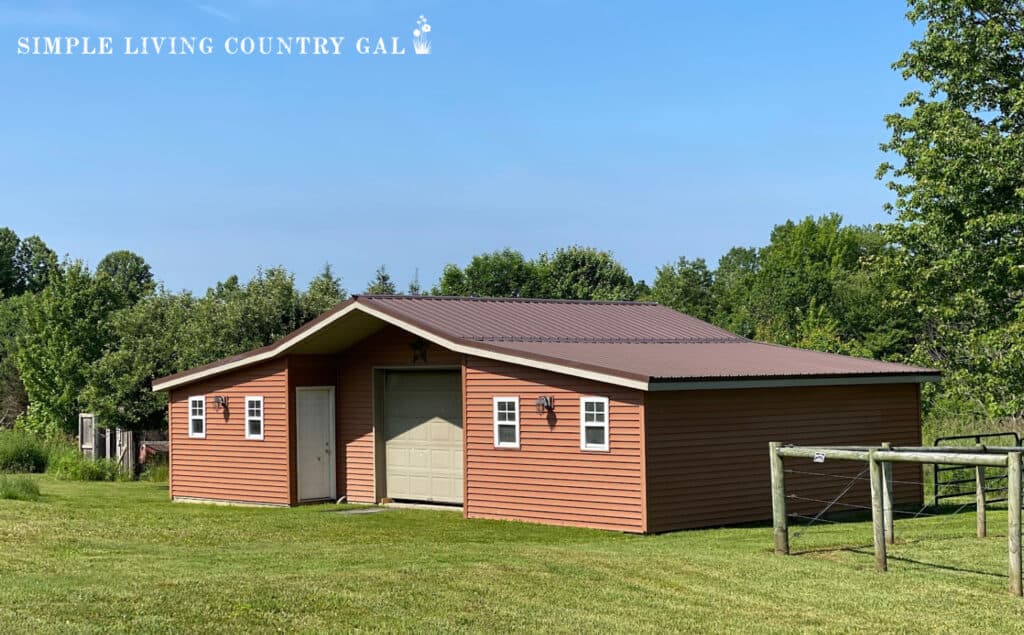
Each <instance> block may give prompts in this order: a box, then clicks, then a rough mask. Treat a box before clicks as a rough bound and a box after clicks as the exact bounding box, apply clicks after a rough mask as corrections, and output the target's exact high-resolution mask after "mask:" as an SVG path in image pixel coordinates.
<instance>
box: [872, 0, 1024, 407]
mask: <svg viewBox="0 0 1024 635" xmlns="http://www.w3.org/2000/svg"><path fill="white" fill-rule="evenodd" d="M909 5H910V10H909V13H908V14H907V17H908V18H909V20H910V21H911V23H913V24H915V25H916V24H923V25H924V30H923V35H922V37H921V38H920V39H918V40H915V41H913V42H912V43H911V44H910V47H909V49H908V50H907V51H906V52H905V53H904V54H903V55H902V57H901V58H900V59H899V60H898V61H897V62H896V64H895V65H894V67H895V68H896V69H897V70H899V71H900V72H901V73H902V74H903V76H904V78H906V79H910V80H913V81H915V83H917V84H923V85H924V87H925V88H924V90H920V91H919V90H913V91H911V92H909V93H908V94H907V96H906V97H905V98H904V100H903V102H902V103H901V107H902V108H903V110H901V111H900V112H896V113H893V114H890V115H888V116H887V117H886V123H887V124H888V126H889V129H890V131H891V136H890V138H889V140H888V141H887V142H886V143H885V144H883V146H882V149H883V150H885V151H886V152H888V153H890V154H891V155H893V156H894V157H896V160H895V161H894V162H892V163H889V162H887V163H883V164H882V165H881V166H880V167H879V171H878V175H879V178H882V179H886V181H887V184H888V187H889V188H890V189H891V190H892V191H893V192H894V193H895V202H894V203H893V205H892V206H890V208H889V209H890V211H891V212H892V213H893V215H894V218H893V221H892V222H891V223H889V224H887V225H886V226H885V233H886V237H887V238H888V240H889V241H890V242H891V243H892V244H893V245H898V246H899V247H900V248H899V249H895V250H893V251H892V252H890V253H888V254H886V256H885V257H884V258H881V259H880V260H879V268H880V270H881V272H882V275H883V276H885V277H887V278H889V279H890V280H892V281H893V282H894V283H895V285H896V286H897V291H896V292H895V293H893V294H892V296H891V298H890V301H891V304H892V306H893V307H894V309H895V310H901V311H903V312H905V313H910V314H916V315H918V316H919V318H920V320H921V327H920V328H919V329H918V333H919V337H918V341H917V342H916V348H915V357H916V359H917V360H918V361H921V362H924V363H927V364H935V365H939V366H940V367H942V368H944V369H946V370H947V378H946V381H945V382H944V389H945V390H952V391H953V392H954V393H957V392H958V390H957V387H956V385H955V382H956V381H960V380H962V379H963V378H964V377H965V376H967V375H970V376H975V377H977V379H976V380H975V381H973V382H972V384H971V385H972V386H974V388H975V389H976V390H977V391H980V392H978V393H976V394H974V395H973V396H972V397H971V398H970V400H971V401H972V402H974V405H970V404H967V403H966V396H964V399H965V408H967V409H968V410H971V411H972V412H976V411H978V410H979V409H980V410H983V411H986V412H997V411H1000V409H1001V408H1002V406H1000V405H999V404H1000V402H1003V401H1004V400H1005V395H1007V394H1012V393H1017V394H1019V393H1021V392H1024V384H1022V383H1021V377H1020V375H1018V374H1016V373H1014V372H1010V371H1008V370H1006V371H1004V372H1002V373H1001V372H998V371H997V370H996V368H997V365H996V364H993V363H992V360H998V359H1007V358H1012V356H1013V354H1014V351H1015V350H1016V348H1015V347H1016V346H1017V342H1015V341H1013V340H1012V339H1007V338H1006V337H1003V336H1006V335H1009V334H1010V333H1013V332H1015V330H1016V329H1018V322H1019V320H1020V319H1021V318H1020V316H1021V301H1022V297H1024V293H1022V291H1021V289H1024V101H1022V99H1021V95H1022V91H1024V28H1022V23H1024V5H1022V4H1021V3H1019V2H1005V1H996V0H982V1H973V0H971V1H968V0H913V1H911V2H910V3H909ZM993 334H1000V336H999V337H993ZM1011 401H1012V400H1011ZM1006 403H1010V401H1007V402H1006ZM976 406H977V407H976ZM1011 409H1013V408H1011Z"/></svg>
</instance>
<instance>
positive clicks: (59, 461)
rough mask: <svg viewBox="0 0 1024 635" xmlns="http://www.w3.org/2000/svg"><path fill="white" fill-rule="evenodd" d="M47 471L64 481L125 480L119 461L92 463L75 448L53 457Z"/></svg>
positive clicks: (104, 460) (107, 460)
mask: <svg viewBox="0 0 1024 635" xmlns="http://www.w3.org/2000/svg"><path fill="white" fill-rule="evenodd" d="M47 471H48V472H50V473H51V474H53V475H54V476H55V477H57V478H58V479H60V480H62V481H117V480H120V479H121V478H123V477H122V474H121V466H120V464H118V462H117V461H113V460H110V459H100V460H98V461H92V460H90V459H87V458H85V457H84V456H82V455H81V454H79V453H78V451H77V450H75V449H73V448H72V449H71V450H70V451H62V452H58V453H55V454H54V455H52V456H51V457H50V465H49V467H48V469H47Z"/></svg>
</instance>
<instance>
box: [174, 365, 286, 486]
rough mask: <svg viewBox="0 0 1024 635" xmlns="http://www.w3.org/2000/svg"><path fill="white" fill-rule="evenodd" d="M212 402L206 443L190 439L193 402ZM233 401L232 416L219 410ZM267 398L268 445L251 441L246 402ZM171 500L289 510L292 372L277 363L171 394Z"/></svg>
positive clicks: (265, 440)
mask: <svg viewBox="0 0 1024 635" xmlns="http://www.w3.org/2000/svg"><path fill="white" fill-rule="evenodd" d="M199 395H204V396H205V397H206V438H205V439H193V438H191V437H189V436H188V425H189V423H188V418H189V412H188V398H189V397H192V396H199ZM214 396H225V397H227V398H228V410H227V412H226V413H225V412H224V411H221V410H218V409H217V408H216V407H214V405H213V397H214ZM249 396H252V397H263V408H264V416H263V435H264V438H263V440H253V439H246V438H245V403H244V399H245V398H246V397H249ZM168 412H169V421H170V442H171V446H170V447H171V450H170V454H171V458H170V461H171V463H170V465H171V483H170V490H171V496H172V497H175V498H205V499H215V500H226V501H242V502H253V503H275V504H287V503H289V502H290V500H291V496H290V487H289V479H290V465H289V458H288V452H289V447H290V443H289V425H288V412H289V408H288V370H287V364H286V361H285V360H283V359H279V360H272V361H268V362H265V363H263V364H259V365H256V366H251V367H248V368H245V369H242V370H238V371H235V372H232V373H225V374H223V375H219V376H217V377H215V378H212V379H209V380H206V381H200V382H197V383H195V384H190V385H187V386H182V387H180V388H176V389H174V390H173V391H171V395H170V403H169V406H168Z"/></svg>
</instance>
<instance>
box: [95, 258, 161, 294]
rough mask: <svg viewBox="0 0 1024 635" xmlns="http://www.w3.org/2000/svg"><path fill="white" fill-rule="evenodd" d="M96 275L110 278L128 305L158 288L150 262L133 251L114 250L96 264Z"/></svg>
mask: <svg viewBox="0 0 1024 635" xmlns="http://www.w3.org/2000/svg"><path fill="white" fill-rule="evenodd" d="M96 275H97V276H106V277H109V278H110V281H111V283H112V284H113V286H114V289H116V290H117V292H118V294H119V295H120V296H121V297H122V298H123V299H124V304H125V305H126V306H128V305H132V304H135V303H136V302H138V301H139V300H141V299H142V298H144V297H146V296H148V295H150V294H151V293H153V291H154V290H155V289H156V282H155V281H154V280H153V272H152V271H151V270H150V267H149V264H148V263H147V262H146V261H145V260H144V259H143V258H142V256H139V255H138V254H135V253H133V252H130V251H127V250H124V249H122V250H119V251H112V252H110V253H109V254H107V255H106V256H104V257H103V259H102V260H100V263H99V264H98V265H96Z"/></svg>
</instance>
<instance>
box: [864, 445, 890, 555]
mask: <svg viewBox="0 0 1024 635" xmlns="http://www.w3.org/2000/svg"><path fill="white" fill-rule="evenodd" d="M868 468H869V469H870V472H871V527H872V529H873V530H874V536H873V540H872V542H874V545H875V570H877V571H879V572H882V571H885V570H886V569H888V564H887V562H886V556H885V518H884V516H885V513H884V512H883V510H882V498H883V497H884V496H885V494H884V490H885V488H884V487H883V484H882V464H881V462H879V461H877V460H875V450H871V452H869V453H868Z"/></svg>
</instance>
